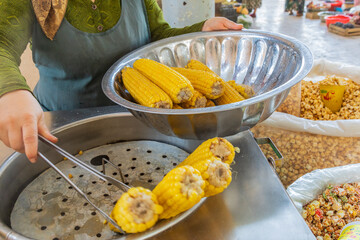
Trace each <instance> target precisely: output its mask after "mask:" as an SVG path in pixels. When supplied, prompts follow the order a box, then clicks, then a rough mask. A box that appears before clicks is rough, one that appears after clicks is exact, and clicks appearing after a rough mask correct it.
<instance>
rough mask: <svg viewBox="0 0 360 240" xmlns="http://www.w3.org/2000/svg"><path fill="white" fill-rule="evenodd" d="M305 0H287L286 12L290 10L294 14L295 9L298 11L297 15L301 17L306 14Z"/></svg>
mask: <svg viewBox="0 0 360 240" xmlns="http://www.w3.org/2000/svg"><path fill="white" fill-rule="evenodd" d="M304 7H305V0H286V2H285V12H289V14H290V15H293V14H294V13H293V11H294V10H295V11H296V16H298V17H300V16H302V15H303V14H304Z"/></svg>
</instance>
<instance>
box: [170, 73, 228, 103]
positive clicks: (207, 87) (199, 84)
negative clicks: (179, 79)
mask: <svg viewBox="0 0 360 240" xmlns="http://www.w3.org/2000/svg"><path fill="white" fill-rule="evenodd" d="M173 69H174V70H176V71H177V72H179V73H180V74H182V75H184V76H185V77H186V78H188V79H189V80H190V82H191V84H192V85H193V86H194V88H195V89H196V90H197V91H199V92H201V93H202V94H204V95H205V96H206V97H207V98H209V99H216V98H219V97H220V96H221V95H222V94H223V93H224V81H223V80H222V79H221V78H220V77H219V76H218V75H216V74H215V73H213V72H208V71H203V70H196V69H189V68H173Z"/></svg>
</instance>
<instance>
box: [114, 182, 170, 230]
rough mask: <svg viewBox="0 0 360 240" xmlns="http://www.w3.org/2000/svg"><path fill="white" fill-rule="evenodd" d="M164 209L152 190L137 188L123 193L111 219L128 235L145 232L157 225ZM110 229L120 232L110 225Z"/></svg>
mask: <svg viewBox="0 0 360 240" xmlns="http://www.w3.org/2000/svg"><path fill="white" fill-rule="evenodd" d="M162 212H163V208H162V207H161V205H159V204H158V200H157V198H156V196H155V194H153V193H152V192H151V191H150V190H148V189H145V188H142V187H136V188H130V189H129V190H128V191H127V192H126V193H123V194H122V195H121V197H120V199H119V200H118V201H117V203H116V205H115V207H114V209H113V210H112V212H111V214H110V217H111V218H112V219H113V220H114V221H115V222H116V223H117V224H118V225H119V226H120V227H121V229H122V230H124V231H125V232H127V233H137V232H143V231H145V230H146V229H148V228H151V227H152V226H154V225H155V223H156V222H157V220H158V218H159V214H161V213H162ZM109 226H110V229H111V230H113V231H115V232H118V230H117V229H116V228H115V227H114V226H113V225H112V224H111V223H109Z"/></svg>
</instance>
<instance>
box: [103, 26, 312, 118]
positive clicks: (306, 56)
mask: <svg viewBox="0 0 360 240" xmlns="http://www.w3.org/2000/svg"><path fill="white" fill-rule="evenodd" d="M254 34H255V35H259V36H261V37H263V38H275V39H277V40H280V41H282V42H287V43H288V44H289V45H291V46H292V47H293V49H295V50H297V51H298V53H299V55H300V57H301V62H302V64H301V66H300V68H299V70H298V71H297V73H296V74H295V75H294V76H293V77H292V78H291V79H290V80H288V81H287V82H286V83H284V84H283V85H281V86H279V87H277V88H275V89H272V90H270V91H268V92H266V93H263V94H261V95H259V96H255V97H252V98H249V99H246V100H244V101H241V102H236V103H231V104H226V105H221V106H215V107H207V108H195V109H161V108H151V107H145V106H141V105H139V104H136V103H133V102H131V101H128V100H126V99H125V98H123V97H121V96H120V95H119V94H118V93H117V92H116V91H115V87H114V84H115V79H116V75H117V73H118V72H119V70H120V69H122V68H123V67H125V66H126V63H127V62H128V61H127V59H132V58H134V57H136V56H137V55H138V53H139V52H144V51H148V50H151V49H153V48H157V47H161V46H162V45H165V44H168V43H172V42H175V41H184V40H189V39H192V38H198V37H210V36H223V37H224V38H226V37H230V36H240V37H241V36H251V35H254ZM312 65H313V57H312V53H311V51H310V49H309V48H308V47H307V46H306V45H305V44H304V43H302V42H300V41H299V40H297V39H295V38H293V37H289V36H286V35H283V34H279V33H271V32H267V31H261V30H242V31H226V32H224V31H216V32H197V33H189V34H184V35H180V36H175V37H170V38H167V39H163V40H159V41H156V42H153V43H150V44H147V45H145V46H143V47H141V48H139V49H137V50H135V51H133V52H131V53H129V54H127V55H125V56H123V57H122V58H120V59H119V60H118V61H116V62H115V63H114V64H113V65H112V66H111V67H110V68H109V70H108V71H107V72H106V74H105V75H104V77H103V80H102V89H103V92H104V93H105V95H106V96H107V97H108V98H109V99H111V100H112V101H113V102H115V103H117V104H119V105H121V106H123V107H125V108H127V109H131V110H135V111H139V112H146V113H151V114H159V115H186V114H203V113H214V112H223V111H228V110H233V109H238V108H243V107H247V106H250V105H252V104H256V103H260V102H263V101H264V100H266V99H268V98H271V97H273V96H275V95H277V94H279V93H281V92H283V91H285V90H286V89H289V88H290V87H292V86H294V85H295V84H296V83H298V82H299V81H301V80H302V79H303V78H304V77H306V75H307V74H308V72H309V71H310V69H311V68H312Z"/></svg>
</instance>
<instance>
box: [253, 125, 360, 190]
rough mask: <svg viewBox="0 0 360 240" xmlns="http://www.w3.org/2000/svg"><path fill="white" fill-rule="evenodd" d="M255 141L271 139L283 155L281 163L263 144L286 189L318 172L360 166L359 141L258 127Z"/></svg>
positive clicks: (263, 149)
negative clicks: (307, 174)
mask: <svg viewBox="0 0 360 240" xmlns="http://www.w3.org/2000/svg"><path fill="white" fill-rule="evenodd" d="M251 131H252V132H253V133H254V136H255V137H256V138H262V137H269V138H271V140H272V141H273V142H274V144H275V145H276V147H277V148H278V149H279V151H280V152H281V153H282V155H283V159H282V160H276V159H277V156H276V155H275V153H274V151H273V150H272V148H271V147H270V145H268V144H262V145H260V148H261V150H262V151H263V153H264V155H265V156H266V157H267V158H268V157H273V158H274V159H275V163H276V172H277V174H278V175H279V178H280V180H281V182H282V183H283V185H284V186H285V187H288V186H289V185H290V184H291V183H293V182H294V181H295V180H296V179H298V178H299V177H301V176H303V175H304V174H306V173H309V172H311V171H314V170H316V169H323V168H331V167H338V166H344V165H348V164H356V163H360V148H359V147H358V146H360V138H358V137H334V136H326V135H320V134H312V133H307V132H293V131H289V130H284V129H280V128H274V127H269V126H263V125H261V124H260V125H257V126H255V127H254V128H252V129H251Z"/></svg>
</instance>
